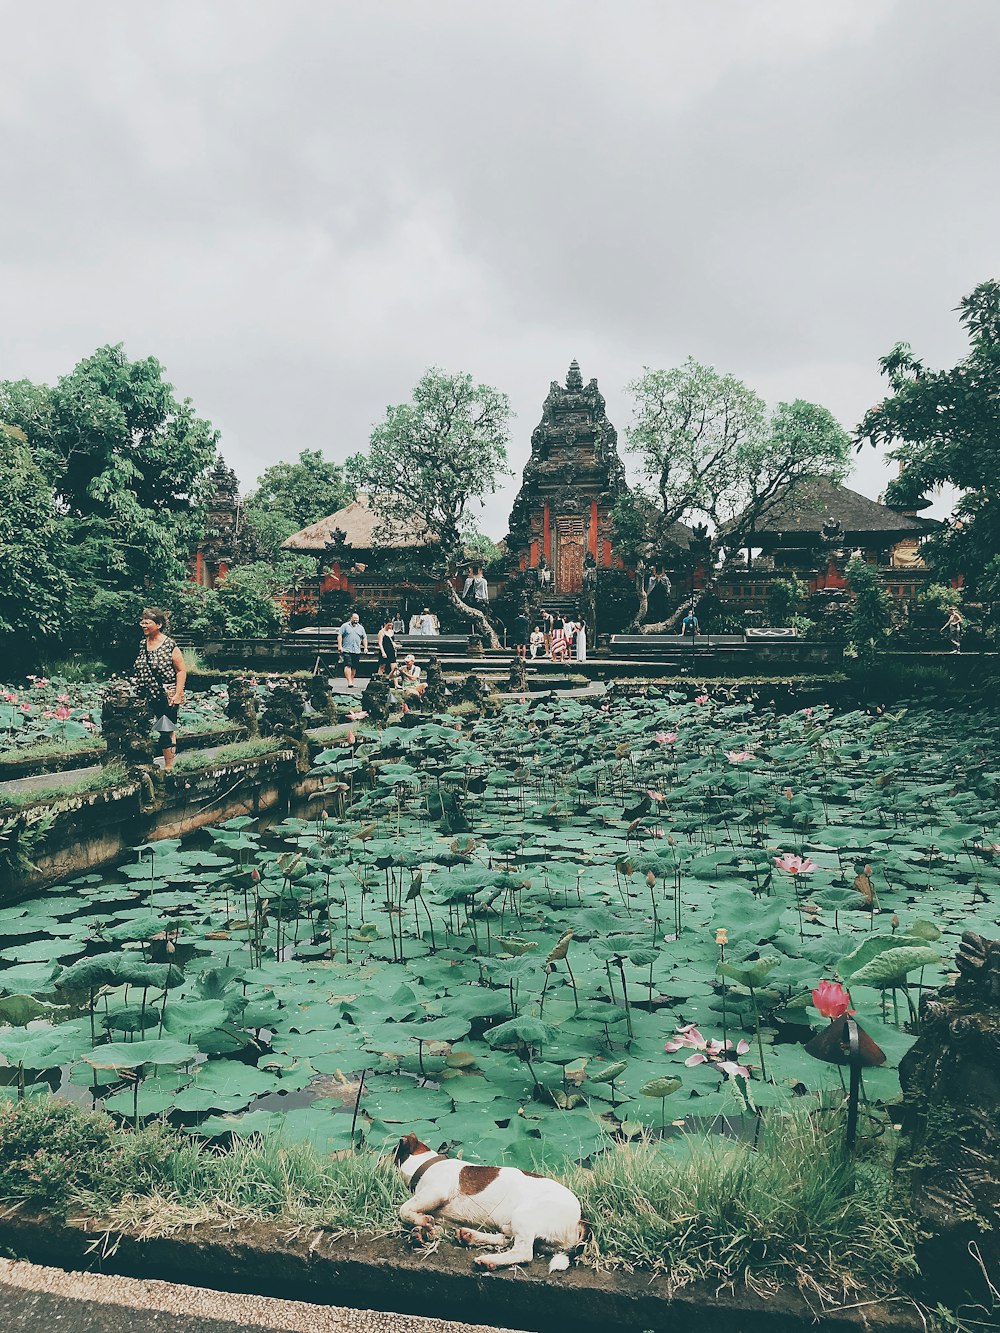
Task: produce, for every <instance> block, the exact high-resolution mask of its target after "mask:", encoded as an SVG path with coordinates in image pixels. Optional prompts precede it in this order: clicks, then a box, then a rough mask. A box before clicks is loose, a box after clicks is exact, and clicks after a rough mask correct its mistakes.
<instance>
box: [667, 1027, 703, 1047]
mask: <svg viewBox="0 0 1000 1333" xmlns="http://www.w3.org/2000/svg"><path fill="white" fill-rule="evenodd" d="M705 1045H706V1042H705V1038H704V1037H703V1036H702V1035H701V1033H700V1032H699V1031H698V1028H697V1026H696V1024H694V1023H688V1025H687V1026H686V1027H682V1028H678V1029H677V1031H676V1032H675V1033H674V1040H673V1041H668V1042H667V1044H666V1045H665V1046H664V1048H663V1049H664V1050H665V1051H679V1050H680V1049H681V1047H682V1046H690V1047H691V1048H692V1049H693V1050H696V1051H702V1050H704V1049H705Z"/></svg>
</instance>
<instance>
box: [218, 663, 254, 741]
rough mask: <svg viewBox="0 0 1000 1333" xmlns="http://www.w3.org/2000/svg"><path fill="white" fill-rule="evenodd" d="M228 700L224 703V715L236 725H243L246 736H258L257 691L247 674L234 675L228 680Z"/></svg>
mask: <svg viewBox="0 0 1000 1333" xmlns="http://www.w3.org/2000/svg"><path fill="white" fill-rule="evenodd" d="M228 689H229V702H228V703H227V704H226V717H228V718H229V720H230V721H231V722H235V723H236V725H237V726H239V727H243V728H244V729H245V730H246V733H247V735H248V736H251V737H253V736H259V735H260V727H259V726H258V723H257V691H256V687H255V686H253V685H251V683H250V679H249V677H247V676H235V677H234V678H233V679H232V680H230V682H229V686H228Z"/></svg>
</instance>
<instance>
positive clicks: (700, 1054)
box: [663, 1023, 750, 1078]
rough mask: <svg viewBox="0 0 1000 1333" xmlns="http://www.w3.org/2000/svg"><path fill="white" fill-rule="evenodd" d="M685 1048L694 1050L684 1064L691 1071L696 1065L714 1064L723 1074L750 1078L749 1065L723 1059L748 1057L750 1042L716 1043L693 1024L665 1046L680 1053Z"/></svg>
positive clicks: (679, 1031) (684, 1028) (666, 1049)
mask: <svg viewBox="0 0 1000 1333" xmlns="http://www.w3.org/2000/svg"><path fill="white" fill-rule="evenodd" d="M685 1048H693V1052H694V1053H693V1054H692V1055H689V1056H688V1057H687V1059H686V1060H685V1061H684V1063H685V1064H686V1065H687V1066H688V1068H689V1069H693V1068H694V1067H695V1066H696V1065H706V1064H709V1063H712V1064H714V1065H715V1067H716V1069H721V1070H722V1071H723V1073H725V1074H729V1075H730V1077H732V1076H734V1075H736V1074H739V1075H741V1077H743V1078H749V1077H750V1068H749V1066H748V1065H743V1064H739V1063H738V1062H737V1061H735V1060H732V1059H725V1060H723V1059H721V1058H720V1057H722V1056H728V1055H729V1054H730V1053H732V1054H734V1055H746V1053H747V1051H749V1049H750V1043H749V1042H748V1041H742V1040H741V1041H740V1042H739V1044H738V1045H736V1046H734V1045H733V1043H732V1042H731V1041H716V1040H715V1039H714V1038H708V1037H704V1036H702V1034H701V1033H700V1032H699V1031H698V1029H697V1028H696V1027H695V1025H694V1024H693V1023H689V1024H688V1025H687V1027H683V1028H679V1029H678V1030H677V1032H676V1033H675V1034H674V1040H673V1041H668V1042H667V1043H666V1045H665V1046H664V1048H663V1049H664V1050H665V1051H670V1052H673V1051H679V1050H682V1049H685Z"/></svg>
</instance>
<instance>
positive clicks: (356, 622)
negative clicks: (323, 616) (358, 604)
mask: <svg viewBox="0 0 1000 1333" xmlns="http://www.w3.org/2000/svg"><path fill="white" fill-rule="evenodd" d="M402 625H403V622H402V621H401V620H399V619H398V618H397V617H391V618H390V619H389V620H386V621H385V622H384V623H383V625H382V628H381V629H380V630H379V632H378V634H377V635H376V637H375V650H376V653H377V654H378V659H379V665H378V675H380V676H388V677H389V682H390V684H391V685H392V686H393V687H394V688H395V689H402V690H407V689H409V690H417V691H419V690H421V689H422V688H423V685H422V682H421V680H420V668H419V667H418V666H417V661H416V658H415V657H414V655H413V654H412V653H407V654H406V656H405V657H402V658H400V657H399V655H398V653H397V651H396V635H397V634H398V633H399V632H400V630H401V629H402ZM337 651H338V652H339V653H340V655H341V657H342V658H343V660H344V679H345V680H346V681H347V688H348V689H349V690H353V689H354V682H355V678H356V676H357V674H358V667H359V666H360V664H361V657H362V654H363V653H367V652H368V631H367V630H366V629H365V627H364V625H362V623H361V617H360V616H359V615H358V613H357V611H355V612H354V614H353V615H352V616H351V618H350V619H349V620H345V621H344V623H343V624H342V625H341V626H340V627H339V629H338V630H337Z"/></svg>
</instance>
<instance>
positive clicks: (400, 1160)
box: [396, 1134, 590, 1273]
mask: <svg viewBox="0 0 1000 1333" xmlns="http://www.w3.org/2000/svg"><path fill="white" fill-rule="evenodd" d="M396 1165H397V1166H398V1167H399V1170H400V1172H401V1173H402V1176H403V1179H404V1180H405V1181H406V1182H407V1184H408V1185H409V1187H410V1191H411V1193H412V1195H413V1198H412V1199H410V1200H409V1201H408V1202H407V1203H404V1204H403V1206H402V1208H400V1210H399V1216H400V1217H401V1218H402V1220H403V1221H404V1222H408V1223H409V1224H410V1226H412V1227H413V1235H414V1238H415V1239H416V1240H418V1241H420V1242H421V1243H422V1244H426V1243H427V1242H428V1241H429V1240H430V1239H431V1238H432V1237H433V1235H434V1234H435V1230H436V1227H435V1215H436V1216H437V1217H438V1218H443V1219H445V1220H446V1221H448V1222H466V1223H471V1224H473V1226H477V1227H479V1226H490V1227H491V1228H492V1229H491V1230H489V1231H479V1230H473V1229H472V1226H463V1227H459V1228H457V1230H456V1232H455V1234H456V1236H457V1238H458V1240H459V1241H460V1243H461V1244H462V1245H482V1246H491V1245H492V1246H497V1247H499V1246H502V1245H505V1244H506V1243H507V1242H508V1240H512V1241H513V1244H512V1245H511V1246H510V1248H509V1249H506V1250H504V1251H503V1252H502V1253H501V1254H480V1255H477V1256H476V1260H475V1262H476V1263H477V1264H479V1265H480V1266H481V1267H483V1268H502V1267H507V1266H509V1265H510V1264H526V1263H530V1262H531V1260H532V1259H533V1258H534V1254H535V1242H536V1241H538V1242H540V1243H541V1244H542V1245H546V1246H548V1247H549V1248H552V1249H555V1250H556V1251H557V1253H556V1254H555V1255H554V1256H553V1259H552V1262H551V1263H550V1264H549V1272H550V1273H553V1272H558V1271H560V1270H562V1269H564V1268H568V1267H569V1254H568V1253H567V1251H569V1250H575V1249H577V1248H578V1247H579V1246H581V1245H582V1244H583V1243H584V1241H585V1240H586V1239H587V1236H588V1235H589V1234H590V1228H589V1227H588V1226H587V1224H586V1222H581V1220H580V1201H579V1199H578V1198H577V1197H576V1195H575V1194H574V1193H573V1192H572V1191H571V1190H568V1189H567V1188H566V1186H565V1185H560V1184H559V1182H558V1181H557V1180H549V1179H548V1178H547V1177H545V1176H539V1175H536V1174H535V1173H534V1172H533V1171H521V1170H520V1169H519V1168H517V1167H514V1166H470V1165H468V1164H467V1163H465V1162H460V1161H457V1160H456V1159H454V1158H451V1157H444V1156H442V1155H441V1154H440V1153H436V1152H433V1151H432V1150H431V1149H430V1148H428V1146H427V1144H426V1143H421V1142H420V1140H419V1139H418V1138H417V1136H416V1135H415V1134H406V1135H404V1137H403V1138H401V1139H400V1140H399V1147H398V1148H397V1149H396Z"/></svg>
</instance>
